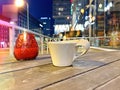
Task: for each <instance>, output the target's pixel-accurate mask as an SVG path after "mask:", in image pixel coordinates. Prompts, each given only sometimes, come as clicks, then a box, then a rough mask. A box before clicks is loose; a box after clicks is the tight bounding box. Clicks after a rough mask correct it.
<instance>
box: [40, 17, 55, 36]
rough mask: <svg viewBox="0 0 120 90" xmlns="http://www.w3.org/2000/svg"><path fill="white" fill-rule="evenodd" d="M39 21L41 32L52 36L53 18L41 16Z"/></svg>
mask: <svg viewBox="0 0 120 90" xmlns="http://www.w3.org/2000/svg"><path fill="white" fill-rule="evenodd" d="M39 21H40V22H41V23H42V30H43V34H44V35H46V36H50V37H52V36H53V34H54V28H53V19H52V18H51V17H41V18H40V19H39Z"/></svg>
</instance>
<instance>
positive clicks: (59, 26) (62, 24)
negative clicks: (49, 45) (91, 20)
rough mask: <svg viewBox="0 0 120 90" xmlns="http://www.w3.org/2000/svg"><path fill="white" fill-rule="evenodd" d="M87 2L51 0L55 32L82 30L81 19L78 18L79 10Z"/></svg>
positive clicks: (80, 0)
mask: <svg viewBox="0 0 120 90" xmlns="http://www.w3.org/2000/svg"><path fill="white" fill-rule="evenodd" d="M87 4H88V0H53V18H54V20H55V22H54V28H55V34H59V33H60V32H69V31H71V30H72V29H71V27H75V28H74V30H73V31H80V29H81V30H83V26H82V25H80V24H81V23H83V19H79V18H80V14H81V13H80V10H81V9H82V8H84V7H85V5H87Z"/></svg>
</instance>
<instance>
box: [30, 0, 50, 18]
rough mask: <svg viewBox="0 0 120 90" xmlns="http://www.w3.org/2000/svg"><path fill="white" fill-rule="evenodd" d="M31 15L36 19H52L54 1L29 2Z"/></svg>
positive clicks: (36, 0)
mask: <svg viewBox="0 0 120 90" xmlns="http://www.w3.org/2000/svg"><path fill="white" fill-rule="evenodd" d="M28 2H29V9H30V13H31V14H32V15H33V16H34V17H36V18H40V17H46V16H48V17H52V0H28Z"/></svg>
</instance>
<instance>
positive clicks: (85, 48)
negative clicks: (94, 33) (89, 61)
mask: <svg viewBox="0 0 120 90" xmlns="http://www.w3.org/2000/svg"><path fill="white" fill-rule="evenodd" d="M78 47H81V48H82V49H83V50H82V51H81V53H80V54H77V55H75V57H74V59H73V60H75V59H77V58H79V57H80V56H82V55H84V54H86V52H87V51H88V50H89V48H90V43H89V41H88V40H85V39H80V40H78V41H77V43H76V46H75V48H76V52H77V49H78Z"/></svg>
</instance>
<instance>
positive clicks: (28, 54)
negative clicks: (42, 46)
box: [14, 32, 39, 60]
mask: <svg viewBox="0 0 120 90" xmlns="http://www.w3.org/2000/svg"><path fill="white" fill-rule="evenodd" d="M25 35H26V36H25ZM38 51H39V47H38V44H37V42H36V40H35V37H34V35H33V34H31V33H27V32H24V33H22V34H19V35H18V38H17V40H16V43H15V47H14V56H15V58H16V59H17V60H30V59H35V58H36V57H37V55H38Z"/></svg>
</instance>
